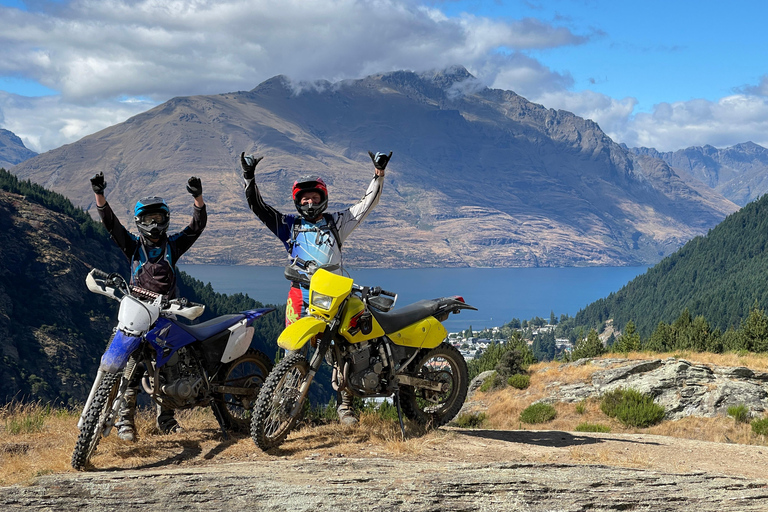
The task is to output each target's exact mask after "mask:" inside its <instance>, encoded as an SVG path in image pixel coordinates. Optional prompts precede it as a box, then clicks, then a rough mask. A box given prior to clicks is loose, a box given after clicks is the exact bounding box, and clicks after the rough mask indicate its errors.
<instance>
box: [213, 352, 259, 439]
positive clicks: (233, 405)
mask: <svg viewBox="0 0 768 512" xmlns="http://www.w3.org/2000/svg"><path fill="white" fill-rule="evenodd" d="M270 371H272V361H271V360H270V359H269V357H267V356H266V355H265V354H264V353H262V352H259V351H258V350H254V349H248V351H247V352H246V353H245V354H243V355H242V356H241V357H239V358H237V359H235V360H234V361H231V362H229V363H227V364H226V365H225V366H224V367H223V368H222V369H221V375H222V380H221V382H219V383H218V384H220V385H222V386H229V387H236V388H245V389H247V390H248V392H247V393H220V394H218V395H217V396H216V399H217V401H219V402H220V403H221V405H222V407H221V412H222V414H223V415H224V420H225V422H226V424H227V427H228V428H232V429H234V430H237V431H240V432H247V431H248V427H249V426H250V424H251V415H252V414H251V413H252V411H253V406H254V404H255V403H256V398H257V397H258V396H259V391H261V386H262V385H263V384H264V381H265V380H266V379H267V375H269V372H270Z"/></svg>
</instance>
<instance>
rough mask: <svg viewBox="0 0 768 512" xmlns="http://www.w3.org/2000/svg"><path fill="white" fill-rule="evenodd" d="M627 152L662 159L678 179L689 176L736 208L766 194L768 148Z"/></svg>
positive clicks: (738, 146)
mask: <svg viewBox="0 0 768 512" xmlns="http://www.w3.org/2000/svg"><path fill="white" fill-rule="evenodd" d="M630 151H631V152H633V153H635V154H638V155H646V156H650V157H653V158H659V159H662V160H664V161H665V162H666V163H667V164H669V166H670V167H672V168H673V169H675V171H677V172H678V173H679V174H680V175H681V176H685V175H686V174H689V175H691V176H693V177H694V178H696V179H698V180H700V181H702V182H704V183H705V184H706V185H707V186H709V187H711V188H712V189H714V190H715V191H717V192H719V193H720V194H722V195H723V196H725V197H726V198H728V199H730V200H731V201H733V202H734V203H736V204H738V205H740V206H744V205H745V204H747V203H749V202H750V201H754V200H755V199H757V198H758V197H760V196H761V195H763V194H765V193H766V192H768V149H766V148H764V147H762V146H760V145H758V144H755V143H754V142H745V143H743V144H736V145H735V146H731V147H729V148H723V149H718V148H715V147H712V146H694V147H690V148H686V149H680V150H678V151H670V152H666V153H661V152H659V151H656V150H655V149H653V148H632V149H630Z"/></svg>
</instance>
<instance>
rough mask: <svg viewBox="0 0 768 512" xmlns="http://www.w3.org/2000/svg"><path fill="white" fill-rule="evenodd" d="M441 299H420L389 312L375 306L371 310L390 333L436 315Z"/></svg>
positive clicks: (385, 330)
mask: <svg viewBox="0 0 768 512" xmlns="http://www.w3.org/2000/svg"><path fill="white" fill-rule="evenodd" d="M441 301H442V299H432V300H420V301H418V302H414V303H413V304H408V305H407V306H404V307H402V308H398V309H395V310H394V311H390V312H388V313H385V312H384V311H379V310H377V309H375V308H371V309H370V311H371V314H373V316H374V318H376V321H377V322H379V325H380V326H381V328H382V329H384V332H385V333H387V334H390V333H393V332H397V331H399V330H400V329H403V328H405V327H408V326H409V325H411V324H415V323H416V322H418V321H419V320H422V319H424V318H427V317H428V316H431V315H434V314H435V313H436V312H437V311H438V310H439V309H440V306H441V305H442V302H441Z"/></svg>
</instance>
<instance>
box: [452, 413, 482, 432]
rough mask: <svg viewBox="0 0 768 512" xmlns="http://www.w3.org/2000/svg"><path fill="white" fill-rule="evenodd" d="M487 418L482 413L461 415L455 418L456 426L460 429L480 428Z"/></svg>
mask: <svg viewBox="0 0 768 512" xmlns="http://www.w3.org/2000/svg"><path fill="white" fill-rule="evenodd" d="M487 418H488V416H487V415H486V414H485V413H484V412H474V413H462V414H459V417H458V418H456V421H455V423H456V426H457V427H460V428H480V427H482V426H483V423H485V420H486V419H487Z"/></svg>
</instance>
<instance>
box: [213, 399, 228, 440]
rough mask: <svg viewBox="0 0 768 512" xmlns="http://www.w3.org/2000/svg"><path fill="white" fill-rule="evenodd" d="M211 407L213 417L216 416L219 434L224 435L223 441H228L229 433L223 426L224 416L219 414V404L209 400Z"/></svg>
mask: <svg viewBox="0 0 768 512" xmlns="http://www.w3.org/2000/svg"><path fill="white" fill-rule="evenodd" d="M211 409H212V410H213V416H214V418H216V421H217V422H218V423H219V428H220V429H221V435H222V436H223V437H224V440H225V441H229V434H227V428H226V427H225V426H224V417H223V416H222V415H221V409H220V408H219V404H218V403H216V401H213V402H211Z"/></svg>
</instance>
